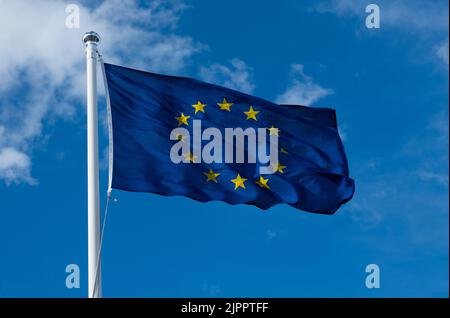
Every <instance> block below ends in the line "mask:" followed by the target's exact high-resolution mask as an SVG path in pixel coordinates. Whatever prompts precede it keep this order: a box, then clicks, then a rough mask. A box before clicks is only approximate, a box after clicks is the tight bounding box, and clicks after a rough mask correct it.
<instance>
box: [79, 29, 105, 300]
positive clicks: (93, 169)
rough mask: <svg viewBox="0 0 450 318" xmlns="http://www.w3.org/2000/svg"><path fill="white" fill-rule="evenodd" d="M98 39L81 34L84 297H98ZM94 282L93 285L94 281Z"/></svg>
mask: <svg viewBox="0 0 450 318" xmlns="http://www.w3.org/2000/svg"><path fill="white" fill-rule="evenodd" d="M98 42H100V36H99V35H98V34H97V33H95V32H93V31H90V32H86V33H85V34H84V35H83V43H84V44H85V45H86V79H87V190H88V292H89V294H88V297H90V298H100V297H101V296H102V283H101V265H100V264H101V262H100V260H98V266H97V258H98V257H100V254H99V250H100V199H99V185H98V173H99V172H98V113H97V44H98ZM95 280H97V283H96V282H95Z"/></svg>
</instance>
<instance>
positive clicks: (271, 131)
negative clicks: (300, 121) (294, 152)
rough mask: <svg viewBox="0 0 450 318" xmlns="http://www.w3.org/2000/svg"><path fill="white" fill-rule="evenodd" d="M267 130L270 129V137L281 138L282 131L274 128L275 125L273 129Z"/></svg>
mask: <svg viewBox="0 0 450 318" xmlns="http://www.w3.org/2000/svg"><path fill="white" fill-rule="evenodd" d="M267 129H269V136H271V135H275V136H277V137H279V136H280V135H279V133H280V131H281V129H278V128H275V127H273V125H272V127H270V128H267Z"/></svg>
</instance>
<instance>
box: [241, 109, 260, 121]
mask: <svg viewBox="0 0 450 318" xmlns="http://www.w3.org/2000/svg"><path fill="white" fill-rule="evenodd" d="M258 113H259V110H253V107H252V106H250V109H249V110H248V112H244V114H246V115H247V119H253V120H257V119H256V115H257V114H258Z"/></svg>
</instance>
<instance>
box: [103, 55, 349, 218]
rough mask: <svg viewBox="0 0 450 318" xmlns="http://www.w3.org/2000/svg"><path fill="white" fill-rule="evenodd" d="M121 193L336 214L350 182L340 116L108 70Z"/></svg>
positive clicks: (185, 81)
mask: <svg viewBox="0 0 450 318" xmlns="http://www.w3.org/2000/svg"><path fill="white" fill-rule="evenodd" d="M105 72H106V78H107V84H108V90H109V98H110V104H111V116H112V131H113V162H114V164H113V174H112V187H113V188H115V189H121V190H127V191H139V192H151V193H157V194H161V195H165V196H175V195H177V196H186V197H189V198H192V199H194V200H198V201H202V202H207V201H212V200H219V201H224V202H227V203H230V204H251V205H255V206H257V207H259V208H262V209H268V208H270V207H271V206H273V205H275V204H278V203H287V204H289V205H291V206H293V207H295V208H298V209H302V210H305V211H309V212H316V213H325V214H332V213H334V212H335V211H336V210H337V209H338V208H339V207H340V206H341V205H342V204H344V203H345V202H347V201H348V200H350V199H351V198H352V196H353V193H354V181H353V180H352V179H350V178H349V171H348V164H347V158H346V155H345V152H344V147H343V145H342V142H341V140H340V137H339V134H338V131H337V124H336V114H335V111H334V110H332V109H328V108H311V107H304V106H298V105H277V104H274V103H272V102H269V101H266V100H263V99H260V98H257V97H254V96H250V95H247V94H244V93H241V92H238V91H235V90H231V89H228V88H224V87H220V86H217V85H213V84H209V83H205V82H201V81H198V80H195V79H191V78H184V77H175V76H166V75H160V74H153V73H148V72H143V71H138V70H134V69H130V68H125V67H121V66H116V65H111V64H105Z"/></svg>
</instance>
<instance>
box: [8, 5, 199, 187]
mask: <svg viewBox="0 0 450 318" xmlns="http://www.w3.org/2000/svg"><path fill="white" fill-rule="evenodd" d="M86 3H87V2H86ZM67 4H68V2H66V1H60V0H35V1H33V5H30V3H29V1H26V0H15V1H0V29H1V30H3V31H2V32H0V43H1V45H2V47H1V49H0V61H2V62H1V63H0V94H1V96H2V98H1V100H0V126H1V134H0V149H5V147H7V148H6V149H16V151H17V153H21V154H23V156H26V158H28V160H29V157H30V154H31V152H32V149H33V147H34V146H35V143H36V142H37V141H38V142H39V141H42V132H43V127H44V126H45V125H46V124H47V123H48V122H49V119H52V120H54V119H58V118H65V119H69V118H72V117H73V116H74V115H75V114H76V112H77V111H79V110H78V109H77V106H76V105H79V104H80V103H83V104H84V96H85V95H84V94H85V78H84V76H85V75H84V71H85V64H84V63H85V61H84V59H85V57H84V48H83V44H82V42H81V37H82V34H83V33H84V32H85V31H89V30H95V31H97V32H98V33H99V34H100V36H101V37H102V42H101V44H100V47H99V49H100V50H101V52H102V53H103V56H104V57H105V59H106V60H108V61H110V62H115V63H123V64H127V65H130V66H135V67H143V68H146V69H149V70H153V71H156V72H159V71H161V72H177V71H180V70H182V69H183V67H184V66H185V64H186V61H187V59H188V58H189V57H190V56H191V55H192V54H194V53H195V52H196V51H198V50H199V49H200V48H201V46H200V45H197V44H195V43H194V41H193V40H192V38H190V37H188V36H179V35H177V34H176V33H175V32H174V30H175V29H176V26H177V21H178V17H179V15H180V13H181V12H182V10H183V9H184V6H183V5H182V4H179V3H178V2H171V1H168V2H161V1H154V2H151V3H149V4H146V5H144V6H140V5H139V1H137V0H126V1H119V0H108V1H104V2H102V3H100V4H99V5H98V6H96V7H94V8H91V7H88V6H87V5H80V13H81V15H80V21H81V28H80V29H68V28H66V27H65V20H66V16H67V13H66V12H65V8H66V5H67ZM11 26H13V27H11ZM100 80H101V79H99V81H100ZM101 88H102V84H101V82H99V89H100V91H101ZM18 97H20V98H18ZM8 153H10V152H8ZM22 158H25V157H22ZM25 162H26V161H25V160H22V161H21V165H20V166H18V167H16V168H14V169H12V170H11V169H9V168H8V169H9V170H7V171H9V172H8V174H5V173H2V174H0V179H3V180H5V181H6V182H9V183H11V182H16V181H21V180H22V181H26V182H28V181H29V180H32V179H30V178H31V177H30V171H29V169H30V167H31V164H29V163H28V164H25ZM5 171H6V170H5ZM11 171H12V172H11ZM19 172H20V173H19ZM27 180H28V181H27Z"/></svg>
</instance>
